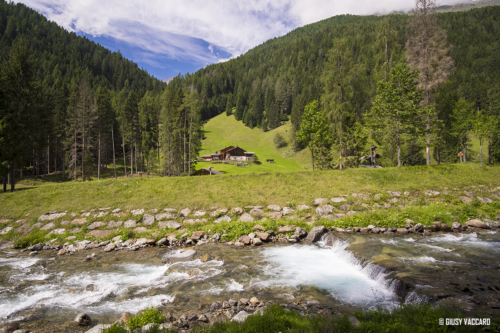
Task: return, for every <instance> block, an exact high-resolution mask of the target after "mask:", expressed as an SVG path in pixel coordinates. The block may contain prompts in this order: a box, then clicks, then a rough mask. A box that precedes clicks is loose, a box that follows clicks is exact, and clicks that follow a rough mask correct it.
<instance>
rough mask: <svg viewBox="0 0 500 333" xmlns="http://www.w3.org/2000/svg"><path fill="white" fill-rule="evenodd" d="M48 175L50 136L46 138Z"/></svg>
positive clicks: (48, 167)
mask: <svg viewBox="0 0 500 333" xmlns="http://www.w3.org/2000/svg"><path fill="white" fill-rule="evenodd" d="M49 173H50V136H49V137H48V138H47V174H49Z"/></svg>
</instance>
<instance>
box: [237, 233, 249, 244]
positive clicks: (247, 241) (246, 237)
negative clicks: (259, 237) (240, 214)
mask: <svg viewBox="0 0 500 333" xmlns="http://www.w3.org/2000/svg"><path fill="white" fill-rule="evenodd" d="M238 241H239V242H240V243H243V244H245V245H250V243H251V242H252V239H251V238H250V237H248V236H246V235H243V236H241V237H240V238H238Z"/></svg>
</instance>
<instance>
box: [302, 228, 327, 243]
mask: <svg viewBox="0 0 500 333" xmlns="http://www.w3.org/2000/svg"><path fill="white" fill-rule="evenodd" d="M327 232H328V230H327V229H326V228H325V227H324V226H319V227H314V228H312V229H311V231H310V232H309V234H308V235H307V237H306V241H308V242H317V241H319V240H320V239H321V236H323V235H324V234H326V233H327Z"/></svg>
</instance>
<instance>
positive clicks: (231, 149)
mask: <svg viewBox="0 0 500 333" xmlns="http://www.w3.org/2000/svg"><path fill="white" fill-rule="evenodd" d="M236 148H240V149H241V150H243V151H244V152H245V151H246V150H245V149H243V148H241V147H238V146H236V147H233V148H231V149H228V150H226V151H225V152H226V153H227V152H230V151H231V150H234V149H236ZM224 149H226V148H224Z"/></svg>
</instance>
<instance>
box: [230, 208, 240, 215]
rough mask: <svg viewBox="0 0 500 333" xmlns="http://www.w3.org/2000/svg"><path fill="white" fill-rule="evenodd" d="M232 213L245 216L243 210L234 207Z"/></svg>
mask: <svg viewBox="0 0 500 333" xmlns="http://www.w3.org/2000/svg"><path fill="white" fill-rule="evenodd" d="M231 213H232V214H236V215H241V214H243V208H241V207H234V208H233V209H231Z"/></svg>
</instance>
